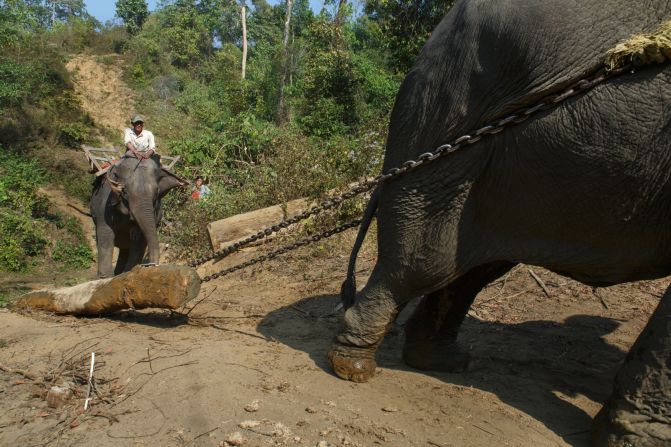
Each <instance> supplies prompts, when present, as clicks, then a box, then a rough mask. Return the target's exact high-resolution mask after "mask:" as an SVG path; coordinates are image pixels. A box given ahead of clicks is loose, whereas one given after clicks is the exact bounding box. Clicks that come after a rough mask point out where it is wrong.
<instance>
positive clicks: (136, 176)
mask: <svg viewBox="0 0 671 447" xmlns="http://www.w3.org/2000/svg"><path fill="white" fill-rule="evenodd" d="M109 183H110V188H111V191H112V196H113V201H112V203H113V204H114V206H115V208H116V210H117V212H119V213H122V214H125V215H127V216H129V217H130V219H131V221H133V222H134V223H135V224H137V226H138V227H139V228H140V230H141V231H142V234H143V235H144V238H145V240H146V242H147V247H148V248H149V261H150V262H152V263H155V264H158V261H159V245H158V235H157V231H156V228H157V226H158V222H159V220H160V217H159V216H160V205H161V198H163V196H165V195H166V194H167V193H168V192H169V191H170V190H171V189H173V188H176V187H178V186H186V185H187V184H188V182H186V181H184V180H182V179H180V178H179V177H177V176H176V175H174V174H171V173H170V172H168V171H165V170H163V169H161V167H160V166H159V165H158V163H157V162H156V161H154V160H152V159H146V160H138V159H135V158H124V159H123V160H122V161H121V162H120V163H118V164H117V165H115V166H114V169H113V170H112V172H111V173H110V175H109Z"/></svg>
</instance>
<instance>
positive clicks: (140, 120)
mask: <svg viewBox="0 0 671 447" xmlns="http://www.w3.org/2000/svg"><path fill="white" fill-rule="evenodd" d="M130 122H131V124H135V123H144V118H142V116H141V115H133V117H132V118H131V119H130Z"/></svg>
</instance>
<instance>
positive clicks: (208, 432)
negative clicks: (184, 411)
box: [191, 425, 221, 444]
mask: <svg viewBox="0 0 671 447" xmlns="http://www.w3.org/2000/svg"><path fill="white" fill-rule="evenodd" d="M220 428H221V427H219V426H218V425H217V426H216V427H214V428H213V429H212V430H208V431H206V432H204V433H201V434H199V435H198V436H196V437H195V438H193V439H192V440H191V444H192V443H194V442H196V439H198V438H202V437H203V436H205V435H209V434H210V433H212V432H213V431H215V430H219V429H220Z"/></svg>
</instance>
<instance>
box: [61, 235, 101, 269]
mask: <svg viewBox="0 0 671 447" xmlns="http://www.w3.org/2000/svg"><path fill="white" fill-rule="evenodd" d="M51 257H52V259H53V260H54V261H57V262H61V263H63V264H64V265H65V266H67V267H69V268H73V269H84V268H88V267H90V266H91V262H92V261H93V251H91V248H90V247H89V246H88V245H86V243H82V242H81V240H80V241H67V240H59V241H56V246H55V247H54V250H53V252H52V255H51Z"/></svg>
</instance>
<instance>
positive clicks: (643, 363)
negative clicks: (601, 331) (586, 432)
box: [592, 287, 671, 447]
mask: <svg viewBox="0 0 671 447" xmlns="http://www.w3.org/2000/svg"><path fill="white" fill-rule="evenodd" d="M592 442H593V445H594V446H596V447H625V446H631V447H664V446H666V447H671V287H669V288H668V289H667V290H666V293H665V294H664V296H663V297H662V300H661V302H660V303H659V305H658V306H657V309H656V310H655V312H654V313H653V314H652V317H651V318H650V321H649V322H648V324H647V326H646V327H645V328H644V329H643V332H641V335H639V337H638V339H637V340H636V342H635V343H634V345H633V346H632V347H631V350H630V351H629V354H628V355H627V358H626V359H625V361H624V364H623V365H622V367H621V368H620V370H619V371H618V373H617V376H616V377H615V384H614V386H613V394H612V395H611V397H610V399H609V400H608V402H606V404H605V405H604V406H603V408H602V409H601V411H600V412H599V414H598V415H597V416H596V418H595V419H594V426H593V427H592Z"/></svg>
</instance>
